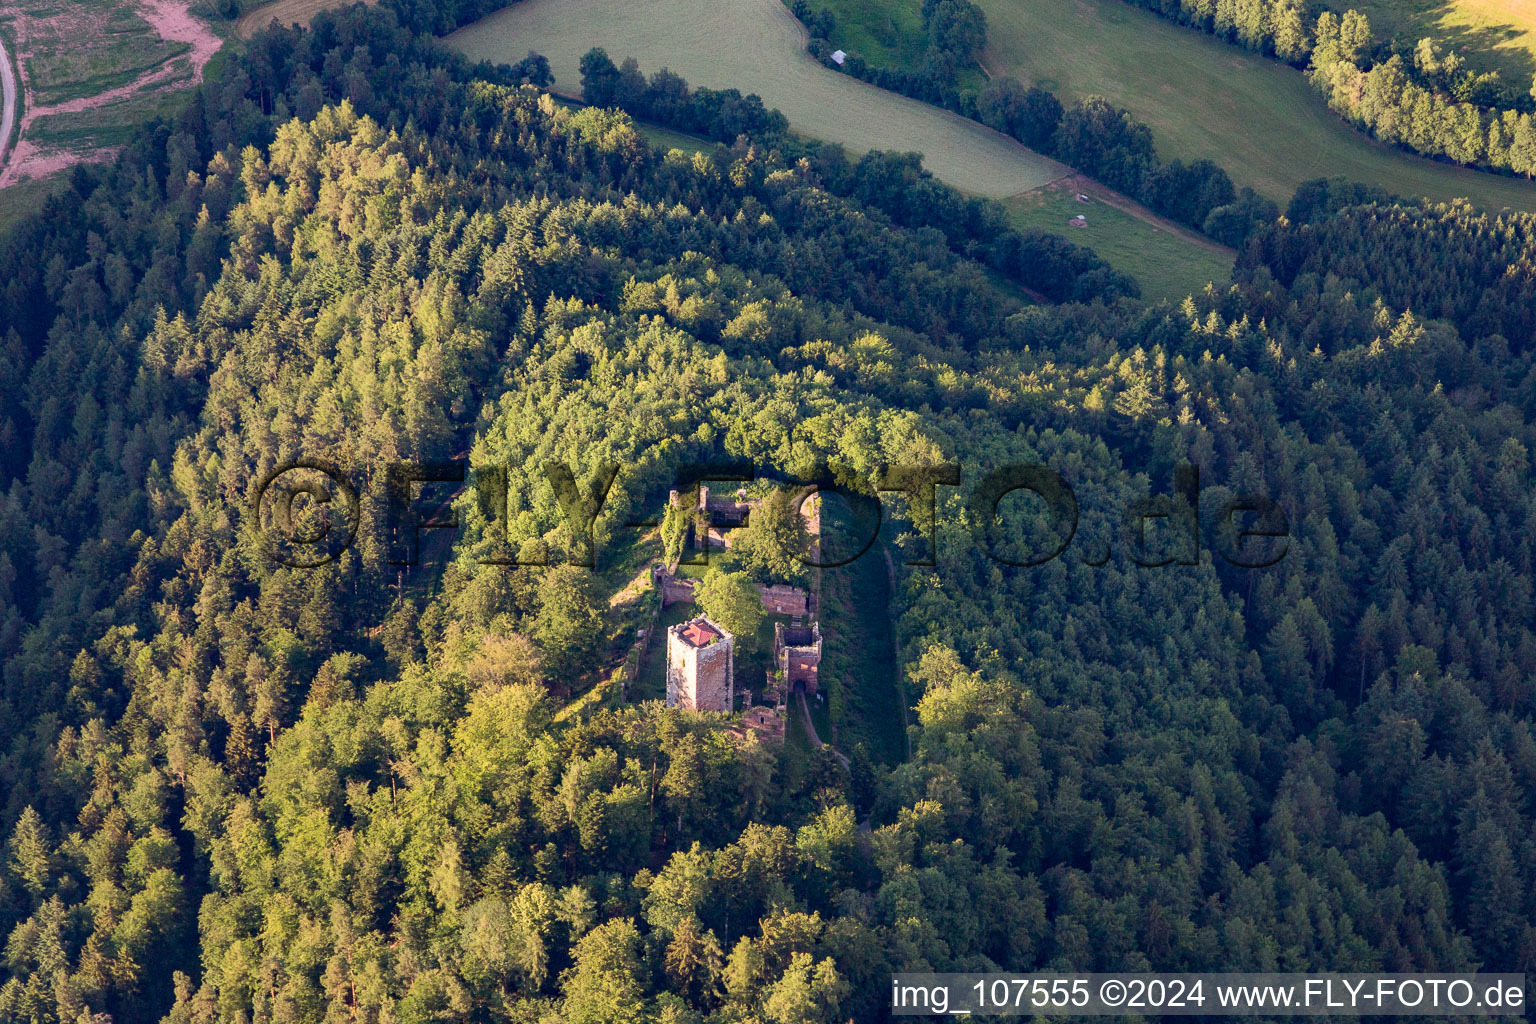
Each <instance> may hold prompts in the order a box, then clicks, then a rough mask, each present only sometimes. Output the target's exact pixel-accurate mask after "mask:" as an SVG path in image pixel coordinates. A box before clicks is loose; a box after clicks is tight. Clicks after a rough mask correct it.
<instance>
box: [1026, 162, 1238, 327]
mask: <svg viewBox="0 0 1536 1024" xmlns="http://www.w3.org/2000/svg"><path fill="white" fill-rule="evenodd" d="M1079 193H1085V194H1087V195H1088V196H1089V197H1090V199H1091V200H1092V201H1091V202H1089V203H1080V202H1078V201H1077V196H1078V194H1079ZM1117 202H1118V203H1127V202H1128V201H1127V200H1125V199H1124V198H1123V197H1120V196H1117V195H1115V194H1114V193H1112V192H1110V191H1109V190H1108V189H1104V188H1102V187H1095V186H1093V185H1090V184H1087V183H1086V179H1083V178H1069V179H1066V180H1065V181H1060V182H1054V183H1052V184H1050V185H1047V186H1045V187H1044V188H1039V189H1036V190H1034V191H1033V192H1026V193H1025V194H1023V195H1020V196H1015V197H1013V198H1012V199H1007V200H1004V202H1003V205H1004V206H1005V207H1007V209H1008V214H1009V216H1010V218H1011V219H1012V221H1013V223H1014V226H1015V227H1020V228H1039V229H1041V230H1042V231H1051V232H1054V233H1056V234H1058V235H1065V236H1066V237H1067V239H1068V240H1069V241H1073V242H1076V243H1077V244H1078V245H1086V246H1087V247H1088V248H1090V249H1092V250H1093V251H1094V252H1096V253H1098V254H1099V256H1101V257H1102V258H1103V259H1105V260H1107V261H1108V262H1109V265H1110V266H1112V267H1114V268H1115V269H1116V270H1119V271H1121V272H1123V273H1126V274H1130V275H1131V276H1132V277H1134V278H1135V279H1136V280H1137V281H1138V282H1140V283H1141V294H1142V297H1143V298H1144V299H1146V300H1148V301H1150V302H1155V301H1157V300H1158V299H1168V300H1169V301H1171V302H1178V301H1179V300H1180V299H1182V298H1184V297H1185V296H1186V295H1193V294H1197V293H1199V292H1200V291H1201V290H1202V289H1204V288H1205V286H1206V285H1207V284H1210V283H1212V282H1216V283H1217V284H1221V283H1223V282H1226V281H1227V280H1229V279H1230V278H1231V277H1232V262H1233V260H1234V259H1235V258H1236V256H1235V254H1234V253H1233V251H1232V250H1231V249H1228V248H1226V247H1225V246H1221V245H1218V244H1216V243H1215V242H1212V241H1211V240H1210V239H1208V238H1201V237H1200V236H1198V235H1196V234H1194V233H1193V232H1191V231H1187V230H1185V229H1183V228H1180V227H1178V226H1177V225H1175V224H1173V223H1171V222H1170V221H1167V220H1164V219H1163V218H1161V217H1157V216H1155V215H1153V214H1152V213H1150V211H1145V210H1134V212H1133V211H1132V210H1127V209H1122V208H1121V207H1120V206H1117V205H1113V204H1114V203H1117ZM1079 214H1081V215H1082V216H1083V217H1085V218H1086V219H1087V221H1088V223H1087V226H1086V227H1081V228H1075V227H1068V226H1067V222H1068V221H1070V220H1071V219H1072V218H1074V217H1076V216H1078V215H1079ZM1138 214H1139V215H1138Z"/></svg>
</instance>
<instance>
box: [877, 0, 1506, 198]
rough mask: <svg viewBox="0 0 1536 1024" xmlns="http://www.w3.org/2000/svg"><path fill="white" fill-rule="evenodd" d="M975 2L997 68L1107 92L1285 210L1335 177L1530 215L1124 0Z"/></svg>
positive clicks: (1290, 80)
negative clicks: (1301, 189)
mask: <svg viewBox="0 0 1536 1024" xmlns="http://www.w3.org/2000/svg"><path fill="white" fill-rule="evenodd" d="M900 2H902V3H908V4H911V3H915V2H916V0H900ZM978 2H979V4H980V6H981V8H982V9H983V10H984V11H985V12H986V15H987V25H988V37H989V38H988V46H987V51H986V55H985V60H986V63H987V66H988V67H989V68H990V69H991V70H992V71H993V72H994V73H999V72H1006V73H1009V74H1013V75H1016V76H1018V77H1019V78H1021V79H1023V80H1025V81H1029V82H1038V83H1040V84H1042V85H1045V86H1047V87H1049V88H1051V89H1053V90H1055V91H1056V92H1057V93H1058V94H1059V95H1060V96H1061V97H1062V99H1063V100H1066V101H1070V100H1074V99H1078V98H1081V97H1083V96H1086V95H1090V94H1094V93H1097V94H1099V95H1102V96H1105V97H1107V98H1108V99H1110V100H1111V101H1113V102H1114V103H1116V104H1118V105H1120V106H1122V107H1125V108H1126V109H1128V110H1130V111H1131V112H1132V113H1133V114H1135V115H1136V116H1137V117H1138V118H1140V119H1141V120H1143V121H1145V122H1146V123H1147V124H1149V125H1150V126H1151V127H1152V130H1153V132H1154V133H1155V134H1156V138H1157V147H1158V152H1159V154H1160V155H1161V156H1162V157H1163V158H1164V159H1170V158H1173V157H1181V158H1183V159H1184V160H1193V159H1198V158H1200V157H1208V158H1210V159H1212V160H1215V161H1216V162H1217V163H1219V164H1221V165H1222V166H1223V167H1225V168H1226V169H1227V171H1228V173H1230V174H1231V175H1232V178H1233V180H1234V181H1236V182H1237V183H1238V184H1240V185H1251V186H1253V187H1254V188H1255V189H1258V190H1259V191H1260V192H1263V193H1265V194H1266V195H1269V196H1271V197H1272V198H1274V199H1276V200H1278V201H1280V202H1281V203H1284V202H1285V201H1287V200H1288V199H1289V198H1290V195H1291V193H1292V192H1293V191H1294V190H1295V188H1296V186H1297V184H1299V183H1300V182H1302V181H1305V180H1307V179H1309V178H1317V177H1324V176H1328V175H1334V174H1342V175H1344V176H1345V177H1348V178H1352V179H1354V180H1356V181H1363V182H1369V183H1371V184H1375V185H1382V186H1385V187H1386V188H1389V189H1391V190H1392V191H1394V192H1397V193H1399V194H1402V195H1405V196H1410V197H1422V196H1428V197H1429V198H1431V199H1434V200H1439V201H1444V200H1448V199H1452V198H1455V197H1458V196H1460V197H1466V198H1469V199H1471V200H1472V201H1473V202H1475V203H1477V204H1478V205H1480V206H1483V207H1487V208H1490V209H1494V210H1497V209H1500V208H1503V207H1505V206H1509V207H1513V208H1515V209H1519V210H1536V185H1532V184H1531V183H1529V182H1526V181H1523V180H1520V179H1516V178H1503V177H1499V176H1497V175H1492V174H1485V173H1482V172H1478V171H1469V170H1465V169H1462V168H1458V167H1453V166H1451V165H1449V164H1441V163H1436V162H1434V161H1430V160H1426V159H1424V158H1422V157H1416V156H1412V155H1409V154H1406V153H1401V152H1398V151H1396V150H1393V149H1390V148H1389V147H1387V146H1383V145H1381V144H1380V143H1377V142H1375V141H1374V140H1372V139H1370V138H1369V137H1367V136H1365V135H1364V134H1362V133H1360V132H1357V131H1355V130H1354V129H1353V128H1351V127H1350V126H1349V125H1348V124H1346V123H1344V122H1343V121H1341V120H1340V119H1339V118H1337V117H1335V116H1334V115H1333V113H1331V112H1330V111H1329V110H1328V109H1327V107H1326V106H1325V105H1324V104H1323V101H1322V99H1321V98H1320V97H1319V96H1318V95H1317V94H1316V93H1314V92H1313V91H1312V89H1311V87H1310V86H1309V85H1308V84H1307V82H1306V80H1305V79H1304V78H1303V77H1302V75H1301V74H1300V73H1299V72H1297V71H1295V70H1293V69H1291V68H1288V67H1285V66H1283V65H1281V64H1279V63H1277V62H1275V61H1273V60H1269V59H1268V58H1264V57H1259V56H1256V55H1252V54H1248V53H1244V52H1242V51H1240V50H1238V49H1236V48H1235V47H1232V46H1229V45H1228V44H1226V43H1223V42H1220V41H1219V40H1216V39H1212V38H1210V37H1207V36H1203V35H1200V34H1198V33H1195V32H1193V31H1191V30H1189V29H1186V28H1182V27H1180V26H1178V25H1174V24H1172V23H1170V22H1167V21H1164V20H1162V19H1160V18H1158V17H1156V16H1155V15H1152V14H1148V13H1147V12H1145V11H1142V10H1139V9H1137V8H1134V7H1131V6H1129V5H1128V4H1125V3H1123V2H1122V0H978ZM1520 2H1525V0H1520Z"/></svg>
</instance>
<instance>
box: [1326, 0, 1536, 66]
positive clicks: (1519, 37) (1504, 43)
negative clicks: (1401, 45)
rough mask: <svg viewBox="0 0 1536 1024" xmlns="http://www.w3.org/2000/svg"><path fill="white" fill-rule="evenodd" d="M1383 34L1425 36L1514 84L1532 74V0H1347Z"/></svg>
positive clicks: (1535, 62) (1535, 34)
mask: <svg viewBox="0 0 1536 1024" xmlns="http://www.w3.org/2000/svg"><path fill="white" fill-rule="evenodd" d="M1348 6H1350V7H1353V8H1354V9H1355V10H1357V11H1360V12H1361V13H1362V14H1364V15H1365V16H1366V17H1368V18H1370V20H1371V29H1372V30H1373V31H1374V33H1375V34H1376V35H1377V36H1378V37H1380V38H1383V39H1394V40H1398V41H1401V42H1405V43H1407V44H1409V45H1412V44H1413V43H1415V42H1417V41H1418V40H1420V39H1423V38H1424V37H1425V36H1429V37H1430V38H1433V39H1436V40H1439V41H1441V42H1443V43H1444V49H1445V51H1446V52H1451V51H1455V52H1459V53H1460V54H1461V56H1462V57H1463V58H1464V59H1465V60H1466V61H1467V63H1469V64H1470V65H1472V66H1473V67H1475V68H1477V69H1478V70H1480V71H1498V72H1499V73H1500V75H1501V76H1502V77H1503V79H1504V80H1505V81H1507V82H1512V83H1514V84H1515V85H1517V86H1525V85H1529V84H1530V81H1531V77H1532V75H1533V74H1536V3H1533V2H1532V0H1350V3H1349V5H1348Z"/></svg>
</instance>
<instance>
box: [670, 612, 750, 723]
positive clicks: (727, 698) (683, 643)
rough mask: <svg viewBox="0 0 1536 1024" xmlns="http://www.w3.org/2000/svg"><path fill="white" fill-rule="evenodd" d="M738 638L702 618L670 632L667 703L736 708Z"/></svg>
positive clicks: (698, 708)
mask: <svg viewBox="0 0 1536 1024" xmlns="http://www.w3.org/2000/svg"><path fill="white" fill-rule="evenodd" d="M735 654H736V638H735V637H734V636H732V635H731V634H730V633H727V632H726V631H725V630H724V629H722V628H721V627H719V626H717V625H715V624H714V623H713V622H710V621H709V620H708V619H706V618H705V617H704V616H702V615H700V616H699V617H698V618H696V619H692V620H690V621H688V622H681V623H678V624H677V625H676V626H672V627H671V628H669V629H668V630H667V704H668V705H669V706H671V707H678V708H688V709H690V710H694V711H732V710H734V709H735V696H736V694H735V682H736V680H735V665H734V661H735Z"/></svg>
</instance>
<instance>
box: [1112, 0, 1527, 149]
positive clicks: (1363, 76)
mask: <svg viewBox="0 0 1536 1024" xmlns="http://www.w3.org/2000/svg"><path fill="white" fill-rule="evenodd" d="M1126 2H1128V3H1132V4H1135V5H1136V6H1137V7H1141V8H1143V9H1144V10H1148V11H1151V12H1153V13H1154V14H1158V15H1161V16H1162V17H1165V18H1168V19H1170V20H1173V21H1177V22H1178V23H1179V24H1181V25H1186V26H1188V27H1190V28H1193V29H1195V30H1196V31H1200V32H1205V33H1208V34H1211V35H1214V36H1217V37H1218V38H1221V39H1223V40H1226V41H1227V42H1230V43H1233V44H1235V45H1238V46H1242V47H1244V48H1246V49H1249V50H1253V51H1255V52H1258V53H1264V54H1269V55H1272V56H1274V57H1276V58H1278V59H1280V60H1283V61H1285V62H1287V63H1289V64H1292V65H1295V66H1296V67H1298V68H1303V69H1305V70H1306V71H1307V74H1308V78H1309V79H1310V80H1311V81H1312V83H1313V85H1315V86H1316V87H1317V89H1318V90H1319V91H1320V92H1321V93H1322V94H1323V96H1324V98H1325V99H1326V101H1327V103H1328V106H1329V107H1330V108H1331V109H1332V110H1334V111H1335V112H1337V113H1338V114H1340V115H1342V116H1343V117H1345V118H1347V119H1349V120H1350V121H1351V122H1353V123H1354V124H1355V125H1356V126H1358V127H1360V128H1362V129H1364V130H1366V131H1368V132H1370V133H1371V134H1372V135H1374V136H1375V137H1376V138H1378V139H1381V140H1382V141H1383V142H1388V143H1392V144H1394V145H1399V146H1402V147H1404V148H1405V149H1409V150H1412V151H1414V152H1416V153H1422V154H1424V155H1425V156H1433V157H1443V158H1445V159H1447V160H1450V161H1452V162H1454V163H1458V164H1462V165H1465V166H1472V167H1482V168H1484V169H1487V170H1492V171H1500V172H1504V173H1511V174H1524V175H1526V176H1528V177H1529V176H1530V175H1531V174H1532V173H1536V118H1533V115H1536V83H1526V82H1506V81H1504V80H1503V79H1502V78H1501V77H1500V76H1499V73H1498V72H1497V71H1490V72H1477V71H1475V70H1473V69H1472V68H1470V67H1469V66H1468V65H1467V63H1466V61H1464V60H1463V59H1462V58H1461V57H1460V55H1458V54H1457V53H1455V52H1444V49H1445V48H1444V45H1443V44H1442V43H1440V42H1439V41H1437V40H1436V39H1434V38H1433V37H1424V38H1422V39H1420V40H1418V42H1417V43H1416V44H1415V45H1414V46H1413V47H1412V48H1411V49H1410V48H1406V47H1398V46H1396V45H1395V44H1394V43H1392V42H1389V41H1387V40H1382V39H1379V38H1377V37H1376V36H1375V35H1374V34H1373V33H1372V31H1371V27H1370V21H1369V19H1367V17H1366V16H1365V15H1364V14H1363V13H1361V12H1359V11H1356V10H1353V9H1348V10H1345V11H1342V12H1340V11H1335V10H1332V9H1329V8H1326V7H1323V6H1321V5H1319V4H1316V3H1307V2H1304V0H1126Z"/></svg>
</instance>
